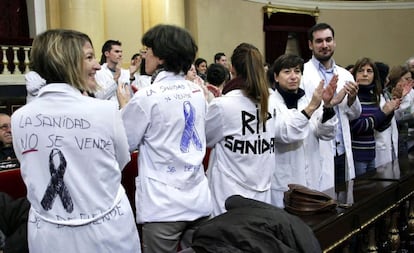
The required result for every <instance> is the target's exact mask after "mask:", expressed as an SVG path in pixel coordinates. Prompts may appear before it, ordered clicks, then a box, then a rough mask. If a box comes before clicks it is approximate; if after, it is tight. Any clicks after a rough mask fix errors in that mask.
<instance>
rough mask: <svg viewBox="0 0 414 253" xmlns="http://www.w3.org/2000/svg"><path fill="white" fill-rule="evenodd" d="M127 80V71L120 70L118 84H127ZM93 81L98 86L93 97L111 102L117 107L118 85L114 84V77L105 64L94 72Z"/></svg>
mask: <svg viewBox="0 0 414 253" xmlns="http://www.w3.org/2000/svg"><path fill="white" fill-rule="evenodd" d="M129 78H130V74H129V70H127V69H121V75H120V76H119V79H118V82H122V83H127V84H129V83H130V81H129ZM95 80H96V83H97V84H98V90H97V92H96V93H95V97H96V98H99V99H104V100H111V101H113V102H114V103H115V104H116V105H118V98H117V97H116V89H117V87H118V83H117V82H115V80H114V75H113V73H112V71H111V70H110V69H109V68H108V65H107V64H106V63H104V64H102V66H101V69H100V70H98V71H96V74H95Z"/></svg>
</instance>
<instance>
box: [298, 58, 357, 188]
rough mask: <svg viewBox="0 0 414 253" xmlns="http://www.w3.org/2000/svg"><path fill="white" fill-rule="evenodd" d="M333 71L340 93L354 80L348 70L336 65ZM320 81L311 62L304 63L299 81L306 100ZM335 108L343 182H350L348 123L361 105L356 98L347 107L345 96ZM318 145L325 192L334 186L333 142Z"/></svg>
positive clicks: (350, 150)
mask: <svg viewBox="0 0 414 253" xmlns="http://www.w3.org/2000/svg"><path fill="white" fill-rule="evenodd" d="M335 69H336V73H337V74H338V77H339V79H338V83H337V84H338V85H337V89H336V90H337V91H340V90H341V89H342V88H343V87H344V85H345V82H346V81H352V82H354V78H353V76H352V75H351V73H350V72H349V71H348V70H346V69H344V68H342V67H340V66H337V65H336V66H335ZM321 79H322V78H321V76H320V74H319V71H318V69H317V68H316V67H315V65H314V64H313V62H312V61H311V60H310V61H308V62H307V63H305V65H304V71H303V75H302V80H301V88H302V89H304V90H305V94H306V96H307V97H308V99H311V98H312V94H313V91H314V90H315V88H316V87H317V86H318V85H319V82H320V81H321ZM325 85H327V84H325ZM337 107H338V109H339V115H337V117H340V119H341V121H340V122H341V128H342V133H343V139H344V146H345V157H346V158H345V159H346V161H345V166H346V169H345V180H350V179H353V178H354V177H355V167H354V158H353V155H352V146H351V132H350V127H349V121H350V120H353V119H356V118H358V117H359V115H360V114H361V104H360V102H359V99H358V97H356V100H355V102H354V103H353V104H352V105H351V106H348V97H347V96H346V97H345V98H344V100H343V101H342V102H341V103H340V104H339V105H338V106H337ZM321 108H322V106H321V107H320V110H321ZM319 143H320V152H321V154H320V155H321V157H322V160H323V172H322V185H321V190H325V189H329V188H332V187H334V186H335V170H334V155H335V153H334V149H335V140H331V141H320V142H319Z"/></svg>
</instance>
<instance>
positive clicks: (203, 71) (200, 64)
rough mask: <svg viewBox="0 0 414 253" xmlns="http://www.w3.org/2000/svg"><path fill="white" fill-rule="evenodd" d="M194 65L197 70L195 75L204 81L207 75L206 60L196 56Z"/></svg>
mask: <svg viewBox="0 0 414 253" xmlns="http://www.w3.org/2000/svg"><path fill="white" fill-rule="evenodd" d="M194 65H195V68H196V70H197V75H198V76H199V77H201V78H202V79H203V80H204V81H205V80H206V77H207V61H206V60H205V59H203V58H197V59H196V60H195V62H194Z"/></svg>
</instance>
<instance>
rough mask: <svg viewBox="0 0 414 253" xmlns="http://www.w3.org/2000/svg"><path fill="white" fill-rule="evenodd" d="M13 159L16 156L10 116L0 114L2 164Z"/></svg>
mask: <svg viewBox="0 0 414 253" xmlns="http://www.w3.org/2000/svg"><path fill="white" fill-rule="evenodd" d="M12 159H16V155H15V153H14V150H13V139H12V133H11V125H10V116H9V115H7V114H5V113H0V162H1V161H4V160H12ZM0 169H1V168H0Z"/></svg>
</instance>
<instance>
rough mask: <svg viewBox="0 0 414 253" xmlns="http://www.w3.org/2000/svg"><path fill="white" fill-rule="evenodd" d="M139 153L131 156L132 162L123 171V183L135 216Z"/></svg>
mask: <svg viewBox="0 0 414 253" xmlns="http://www.w3.org/2000/svg"><path fill="white" fill-rule="evenodd" d="M137 159H138V152H133V153H132V154H131V161H129V163H127V165H125V168H124V170H123V171H122V180H121V183H122V185H123V186H124V188H125V192H126V195H127V196H128V199H129V202H130V203H131V207H132V210H133V211H134V214H135V178H136V177H137V176H138V162H137Z"/></svg>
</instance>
